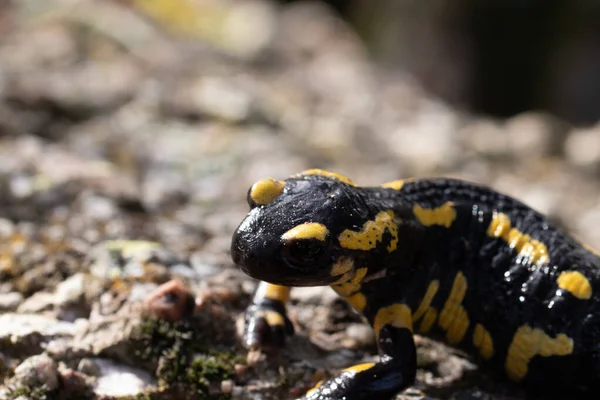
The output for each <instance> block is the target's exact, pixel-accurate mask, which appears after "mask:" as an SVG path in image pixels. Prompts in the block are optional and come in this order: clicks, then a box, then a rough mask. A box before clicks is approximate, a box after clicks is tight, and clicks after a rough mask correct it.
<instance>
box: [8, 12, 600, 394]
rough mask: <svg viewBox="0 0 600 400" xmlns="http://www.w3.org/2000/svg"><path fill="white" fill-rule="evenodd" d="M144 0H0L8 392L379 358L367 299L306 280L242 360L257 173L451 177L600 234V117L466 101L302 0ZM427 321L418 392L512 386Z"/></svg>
mask: <svg viewBox="0 0 600 400" xmlns="http://www.w3.org/2000/svg"><path fill="white" fill-rule="evenodd" d="M175 3H178V2H177V1H176V2H175ZM147 4H150V3H148V2H144V1H141V0H140V1H137V0H132V1H129V2H125V1H100V0H97V1H92V0H85V1H77V2H73V1H67V0H39V1H35V0H23V1H15V2H13V3H12V5H11V4H10V3H7V2H4V3H2V5H0V33H1V36H0V313H1V314H0V382H1V381H2V380H3V381H4V384H3V385H2V386H0V398H10V399H19V400H24V399H29V398H32V399H42V398H46V399H55V398H56V399H69V398H70V399H100V398H102V399H116V398H119V399H123V398H148V399H173V398H174V399H179V398H189V399H203V398H214V399H220V398H229V397H233V398H234V399H287V398H293V397H294V396H297V395H299V394H301V393H303V391H305V390H306V389H307V388H308V387H311V386H312V385H313V384H314V383H315V382H316V381H318V380H320V379H322V378H323V377H326V376H329V375H330V374H333V373H335V371H337V370H339V369H340V368H344V367H346V366H348V365H350V364H353V363H356V362H359V361H361V360H369V359H374V358H375V355H376V351H375V347H374V338H373V334H372V333H371V331H370V329H369V328H368V327H367V326H366V325H364V324H363V323H362V321H361V319H360V318H359V317H358V316H356V315H355V314H354V313H353V312H352V311H351V310H350V308H349V307H348V306H347V305H346V304H345V303H343V302H342V301H340V300H339V299H337V298H336V297H335V295H333V292H332V291H330V289H328V288H306V289H298V290H296V291H294V292H293V294H292V304H291V305H290V311H289V313H290V317H291V319H292V320H293V322H294V324H295V326H296V331H297V332H298V335H297V336H296V337H294V338H292V339H291V340H290V341H289V343H288V346H287V347H286V349H285V350H282V351H280V352H279V353H278V354H269V355H258V358H257V359H255V360H253V365H249V364H248V363H247V358H246V352H245V351H244V350H243V349H242V348H240V346H239V343H238V341H237V337H236V330H239V316H240V315H241V313H242V311H243V310H244V308H245V307H246V306H247V305H248V302H249V299H250V295H251V293H252V291H253V289H254V286H255V282H254V281H253V280H252V279H250V278H248V277H246V276H245V275H244V274H242V273H241V272H240V271H238V270H237V269H236V268H235V267H234V265H233V264H232V262H231V260H230V257H229V243H230V238H231V234H232V232H233V230H234V229H235V227H236V226H237V224H238V223H239V222H240V221H241V219H242V218H243V216H244V215H245V213H246V211H247V204H245V197H246V192H247V189H248V187H249V186H250V185H251V184H252V183H253V182H254V181H256V180H258V179H260V178H262V177H266V176H273V177H277V178H284V177H286V176H289V175H291V174H294V173H296V172H299V171H301V170H303V169H306V168H315V167H316V168H325V169H330V170H334V171H337V172H340V173H343V174H345V175H348V176H350V177H352V179H353V180H354V181H355V182H357V183H360V184H379V183H381V182H385V181H388V180H393V179H397V178H401V177H408V176H433V175H445V176H453V177H459V178H463V179H468V180H473V181H477V182H482V183H486V184H489V185H491V186H493V187H495V188H496V189H498V190H501V191H503V192H506V193H508V194H510V195H513V196H515V197H517V198H519V199H522V200H523V201H525V202H527V203H529V204H530V205H532V206H533V207H534V208H536V209H538V210H540V211H542V212H544V213H547V214H548V215H550V216H551V218H552V219H553V220H554V221H556V222H557V223H558V224H560V225H562V226H564V227H565V228H567V229H569V230H570V231H571V232H573V233H574V234H575V235H576V236H577V237H579V238H581V239H582V240H584V241H585V242H587V243H590V244H591V245H600V202H599V197H598V196H599V194H600V181H599V179H598V177H599V176H600V127H588V128H585V129H584V128H574V127H571V126H569V125H567V124H565V123H563V122H561V121H558V120H556V119H554V118H553V117H551V116H549V115H544V114H539V113H528V114H522V115H518V116H516V117H514V118H511V119H509V120H491V119H486V118H483V117H479V116H473V115H466V114H465V113H462V112H461V111H460V110H458V109H455V108H452V107H451V106H449V105H447V104H443V103H441V102H440V101H438V100H436V99H434V98H431V97H430V96H428V95H427V93H424V92H423V91H422V90H421V89H420V88H419V86H418V84H417V83H415V82H414V81H412V80H411V79H410V77H407V76H404V75H402V74H400V73H390V72H389V71H382V70H379V69H378V68H377V67H376V66H374V65H372V64H371V63H370V61H369V59H368V56H367V54H366V52H365V49H364V48H363V47H362V45H361V43H360V41H359V40H358V38H357V37H356V35H355V34H354V33H353V32H352V31H351V30H350V29H349V28H348V27H347V26H346V25H345V24H344V23H343V22H341V21H339V20H338V19H336V17H334V16H333V15H332V14H331V13H330V12H329V11H328V10H327V9H325V8H323V7H322V6H319V5H315V4H312V3H311V4H309V3H306V4H304V3H299V4H295V5H290V6H285V7H280V6H275V5H274V4H272V3H269V2H258V1H248V2H242V3H239V2H235V1H233V0H232V1H219V2H215V1H202V2H199V4H200V5H201V6H200V5H199V6H198V7H201V10H200V11H201V12H198V14H197V15H198V16H197V18H196V19H193V17H190V15H192V14H190V12H189V10H187V11H186V9H183V10H182V11H181V12H180V13H179V14H177V13H173V15H169V16H168V18H167V16H165V15H164V13H162V14H161V12H160V9H158V11H157V9H154V8H151V7H149V6H147ZM154 4H159V5H160V4H162V3H161V2H160V1H157V2H154ZM136 7H137V8H136ZM182 7H183V6H182ZM195 11H198V10H195ZM153 15H157V16H160V18H158V19H154V18H153ZM201 16H202V17H201ZM418 339H419V342H418V343H419V360H420V361H419V362H420V367H421V369H420V370H419V375H418V378H419V381H418V383H417V385H416V387H417V388H418V389H422V390H425V391H426V392H427V393H428V394H430V395H431V396H434V397H438V398H443V399H520V398H522V396H521V395H520V392H519V390H518V389H517V388H514V387H512V386H511V385H510V384H509V383H507V382H506V381H505V380H504V378H502V377H497V376H495V375H490V374H487V373H486V372H485V371H481V370H480V369H478V368H477V366H476V365H475V364H474V363H473V362H472V361H471V360H470V359H469V358H468V357H466V356H465V355H463V354H460V353H457V352H456V351H453V350H452V349H449V348H447V347H445V346H443V345H441V344H439V343H436V342H432V341H430V340H427V339H425V338H418ZM414 395H415V394H414V393H412V394H411V392H409V393H407V394H406V395H403V396H401V397H399V398H406V399H408V398H413V399H414V398H415V397H414ZM127 396H131V397H127Z"/></svg>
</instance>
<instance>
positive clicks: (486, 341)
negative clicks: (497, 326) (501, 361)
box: [473, 324, 494, 360]
mask: <svg viewBox="0 0 600 400" xmlns="http://www.w3.org/2000/svg"><path fill="white" fill-rule="evenodd" d="M473 345H474V346H475V347H476V348H478V349H479V354H481V356H482V357H483V358H485V359H486V360H487V359H489V358H490V357H492V356H493V355H494V342H493V341H492V335H490V333H489V332H488V331H487V329H485V328H484V327H483V325H481V324H477V325H475V329H474V331H473Z"/></svg>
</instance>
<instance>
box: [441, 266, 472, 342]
mask: <svg viewBox="0 0 600 400" xmlns="http://www.w3.org/2000/svg"><path fill="white" fill-rule="evenodd" d="M466 293H467V280H466V279H465V276H464V274H463V273H462V272H460V271H459V272H458V273H457V274H456V277H455V278H454V283H453V284H452V289H450V294H449V295H448V299H447V300H446V303H445V304H444V307H443V308H442V311H440V318H439V321H438V324H439V326H440V327H441V328H442V329H444V330H445V331H446V339H447V340H448V343H450V344H457V343H459V342H460V341H461V340H462V339H463V337H464V335H465V333H466V332H467V328H468V327H469V316H468V315H467V311H466V310H465V308H464V307H463V306H462V301H463V299H464V298H465V294H466Z"/></svg>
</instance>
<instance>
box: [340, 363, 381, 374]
mask: <svg viewBox="0 0 600 400" xmlns="http://www.w3.org/2000/svg"><path fill="white" fill-rule="evenodd" d="M374 365H375V364H374V363H364V364H358V365H353V366H351V367H348V368H346V369H345V370H343V371H342V372H354V373H355V374H358V373H359V372H362V371H366V370H368V369H370V368H373V366H374Z"/></svg>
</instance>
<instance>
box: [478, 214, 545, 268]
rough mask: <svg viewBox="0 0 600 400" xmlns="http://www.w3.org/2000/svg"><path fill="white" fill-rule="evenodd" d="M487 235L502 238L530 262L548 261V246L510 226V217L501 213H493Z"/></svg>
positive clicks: (541, 262) (539, 263)
mask: <svg viewBox="0 0 600 400" xmlns="http://www.w3.org/2000/svg"><path fill="white" fill-rule="evenodd" d="M487 234H488V236H491V237H497V238H501V239H502V240H504V241H505V242H506V243H507V244H508V245H509V246H510V248H512V249H515V251H517V253H519V255H521V256H523V257H527V258H529V259H530V260H531V263H532V264H537V265H542V264H545V263H547V262H548V261H549V258H548V248H547V247H546V245H545V244H543V243H542V242H540V241H538V240H535V239H532V238H531V236H529V235H526V234H524V233H523V232H521V231H519V230H518V229H517V228H513V227H512V226H511V222H510V218H509V217H508V215H506V214H503V213H494V217H493V218H492V222H490V225H489V226H488V229H487Z"/></svg>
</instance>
